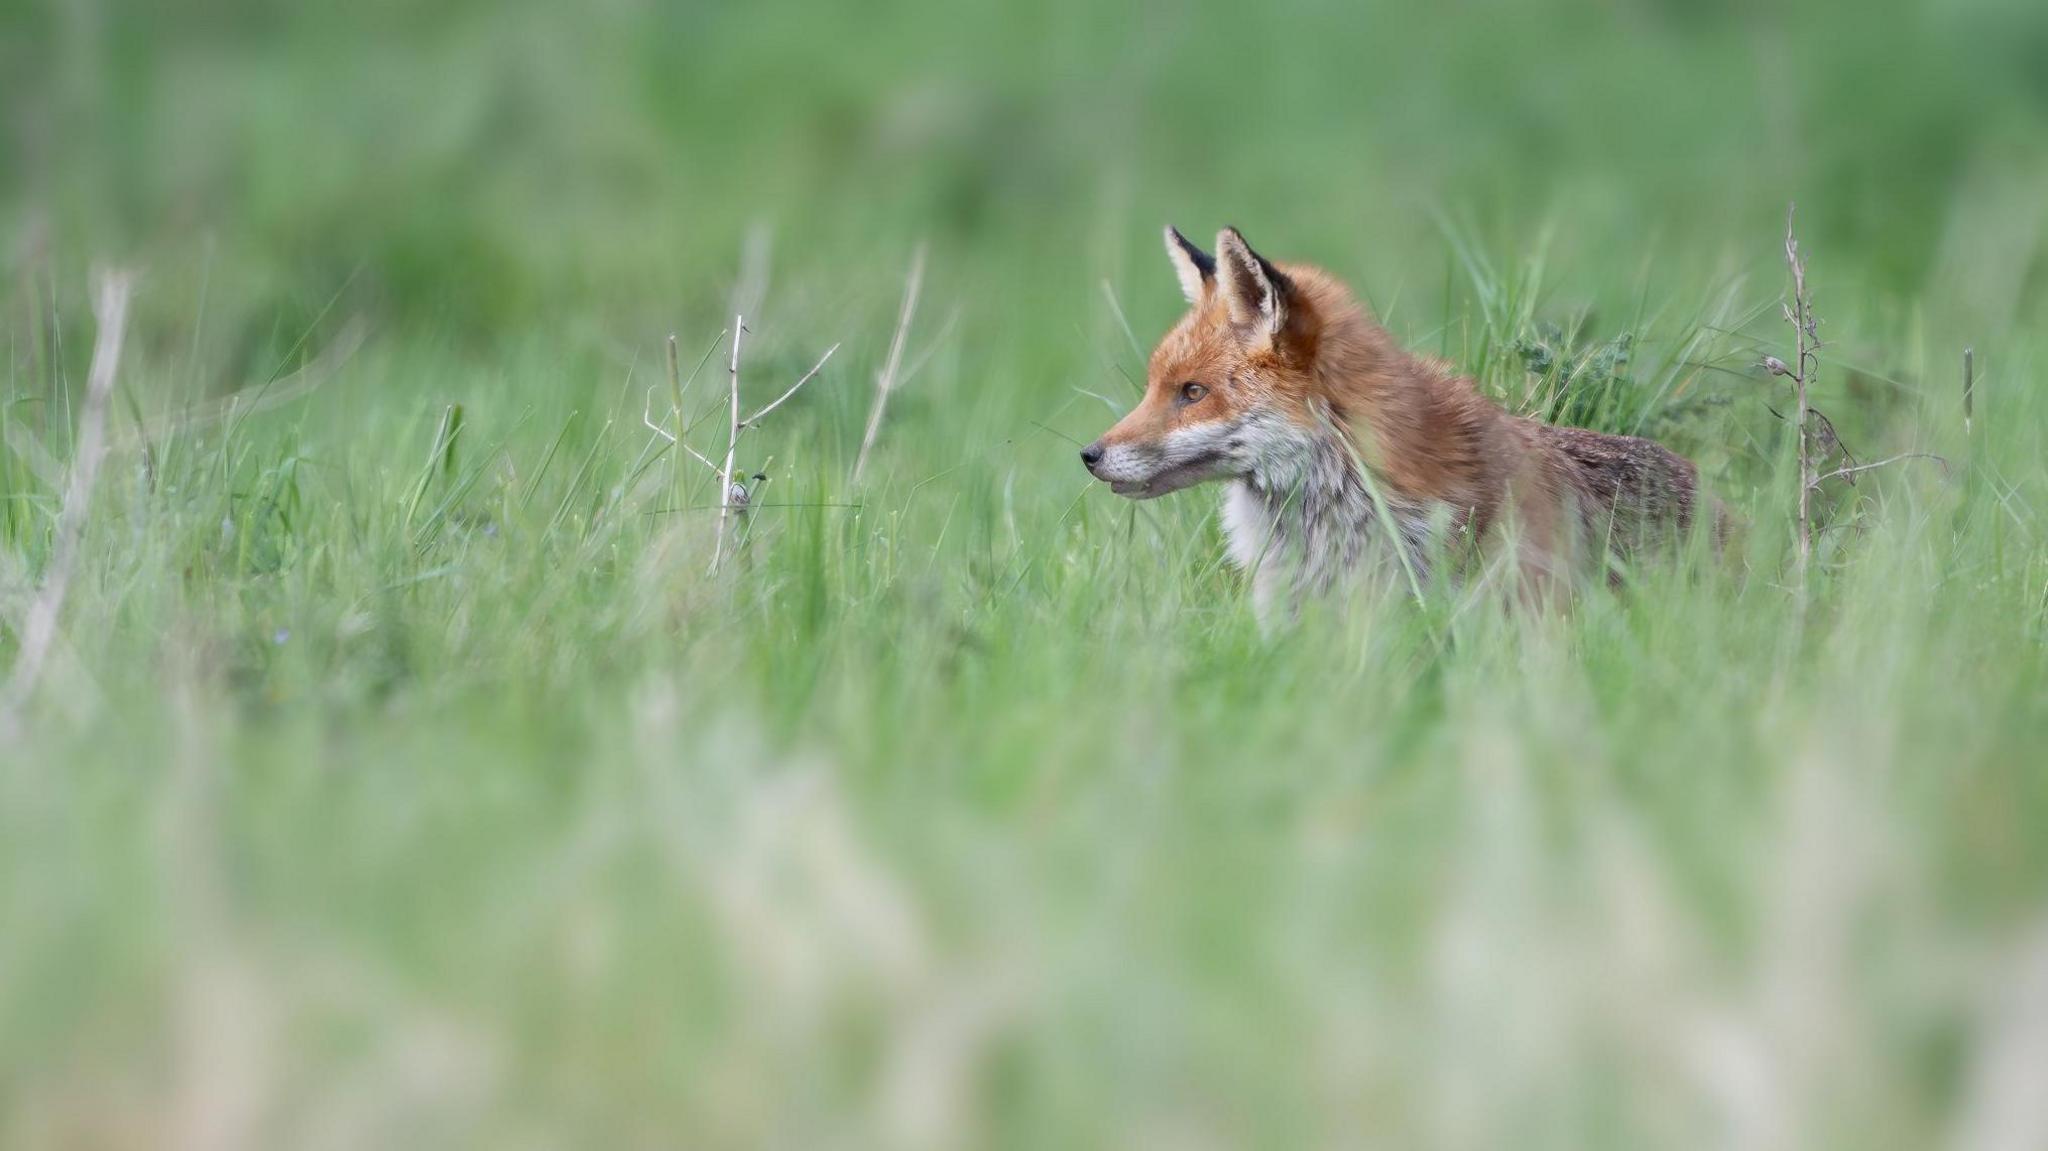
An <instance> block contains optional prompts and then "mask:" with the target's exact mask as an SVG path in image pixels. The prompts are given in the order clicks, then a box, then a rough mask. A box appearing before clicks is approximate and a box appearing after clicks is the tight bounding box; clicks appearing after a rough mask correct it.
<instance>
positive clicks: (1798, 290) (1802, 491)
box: [1785, 206, 1820, 599]
mask: <svg viewBox="0 0 2048 1151" xmlns="http://www.w3.org/2000/svg"><path fill="white" fill-rule="evenodd" d="M1795 211H1796V206H1794V207H1787V208H1786V209H1785V262H1786V263H1787V264H1789V265H1790V266H1791V268H1792V305H1791V307H1792V315H1791V319H1792V330H1793V338H1794V348H1795V355H1796V358H1795V359H1794V360H1793V366H1794V371H1793V372H1792V389H1793V405H1792V424H1793V427H1795V428H1797V429H1798V435H1799V552H1798V556H1799V566H1798V572H1797V574H1798V579H1799V592H1800V596H1801V597H1802V599H1803V598H1804V596H1805V594H1806V572H1807V568H1808V566H1809V565H1810V564H1811V563H1812V560H1813V515H1812V496H1813V485H1814V483H1815V480H1814V463H1813V447H1812V438H1811V437H1810V435H1809V434H1808V432H1807V427H1806V425H1807V415H1806V410H1807V409H1806V390H1807V384H1808V383H1809V382H1811V377H1812V375H1813V368H1814V366H1815V365H1816V364H1817V363H1818V359H1819V357H1818V356H1816V355H1815V354H1814V353H1815V349H1816V348H1818V347H1819V346H1820V341H1819V340H1817V339H1815V338H1814V332H1815V324H1814V319H1813V305H1812V302H1811V301H1809V300H1808V299H1807V297H1806V261H1805V260H1804V259H1803V258H1802V257H1801V256H1800V255H1799V241H1798V239H1796V238H1795V237H1794V236H1793V234H1792V217H1793V213H1794V212H1795Z"/></svg>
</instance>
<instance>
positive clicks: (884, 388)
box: [853, 243, 925, 483]
mask: <svg viewBox="0 0 2048 1151" xmlns="http://www.w3.org/2000/svg"><path fill="white" fill-rule="evenodd" d="M924 253H925V247H924V244H922V243H919V244H918V246H917V251H916V253H915V254H913V255H912V256H911V258H910V275H909V277H908V278H907V280H906V282H905V283H904V285H903V310H902V311H901V312H900V313H899V314H898V315H897V317H896V334H895V336H894V337H892V338H891V339H890V341H889V359H888V361H887V363H886V364H885V365H884V366H883V368H882V374H881V375H879V376H877V377H875V403H874V406H873V407H872V408H870V409H869V410H868V427H867V431H866V432H864V433H862V435H861V438H860V454H859V455H858V456H856V457H854V461H853V482H854V483H859V482H860V477H861V475H862V473H864V472H866V471H867V468H868V453H869V452H870V451H872V450H873V449H874V446H875V436H876V434H877V433H879V432H880V431H881V430H882V412H883V410H884V409H886V408H887V407H888V405H889V393H890V392H892V391H895V390H896V384H897V376H896V373H897V370H898V369H899V368H901V367H902V365H903V346H904V344H905V342H906V341H907V340H908V339H909V337H910V322H911V320H912V319H913V318H914V317H915V316H916V315H917V294H918V291H919V290H920V289H921V288H922V287H923V286H924Z"/></svg>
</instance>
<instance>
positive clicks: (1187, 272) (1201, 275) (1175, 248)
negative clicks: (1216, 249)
mask: <svg viewBox="0 0 2048 1151" xmlns="http://www.w3.org/2000/svg"><path fill="white" fill-rule="evenodd" d="M1166 258H1167V259H1169V260H1171V261H1173V274H1174V275H1176V276H1179V277H1180V294H1181V295H1183V296H1186V297H1187V298H1188V303H1190V304H1197V303H1200V302H1201V300H1202V293H1203V291H1205V290H1206V289H1207V288H1208V286H1209V282H1210V281H1211V280H1214V279H1215V278H1216V257H1214V256H1211V255H1210V254H1209V253H1207V252H1204V251H1203V250H1202V249H1200V248H1197V247H1195V246H1194V245H1193V244H1191V243H1189V242H1188V238H1187V237H1186V236H1183V235H1181V234H1180V229H1179V228H1176V227H1174V226H1173V225H1172V224H1168V225H1167V226H1166Z"/></svg>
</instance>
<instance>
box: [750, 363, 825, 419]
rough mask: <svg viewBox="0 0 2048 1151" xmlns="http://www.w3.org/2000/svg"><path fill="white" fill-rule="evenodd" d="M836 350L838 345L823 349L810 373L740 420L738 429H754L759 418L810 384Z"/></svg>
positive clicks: (806, 373)
mask: <svg viewBox="0 0 2048 1151" xmlns="http://www.w3.org/2000/svg"><path fill="white" fill-rule="evenodd" d="M838 350H839V345H838V344H834V345H832V346H831V347H829V348H826V349H825V354H824V355H822V356H819V357H818V362H817V363H815V364H812V365H811V370H810V371H808V372H805V373H804V375H803V378H802V379H800V380H798V381H797V382H796V383H793V384H791V385H789V390H788V391H786V392H784V393H782V394H781V395H779V396H777V397H775V399H774V400H773V401H771V402H770V403H769V404H768V406H767V407H765V408H762V409H761V410H760V411H758V412H755V413H754V414H753V415H751V416H748V417H747V418H746V419H744V420H741V421H740V427H742V428H751V427H754V426H756V425H758V424H759V423H760V422H761V417H763V416H765V415H767V414H768V413H769V412H772V411H774V410H775V409H777V408H779V407H781V406H782V401H784V400H786V399H788V398H789V397H791V396H793V395H795V394H796V393H797V389H798V388H801V387H803V386H804V385H805V384H808V383H810V382H811V377H812V376H815V375H817V374H818V372H819V371H820V370H821V369H823V368H824V366H825V361H827V360H829V359H831V358H832V353H834V352H836V351H838Z"/></svg>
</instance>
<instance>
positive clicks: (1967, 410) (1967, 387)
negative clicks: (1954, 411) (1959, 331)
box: [1963, 348, 1977, 436]
mask: <svg viewBox="0 0 2048 1151" xmlns="http://www.w3.org/2000/svg"><path fill="white" fill-rule="evenodd" d="M1976 392H1977V349H1975V348H1964V349H1963V434H1964V435H1965V436H1967V435H1969V434H1970V423H1971V417H1972V416H1973V415H1974V413H1973V412H1972V411H1971V407H1972V406H1973V404H1974V402H1975V399H1976Z"/></svg>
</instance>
